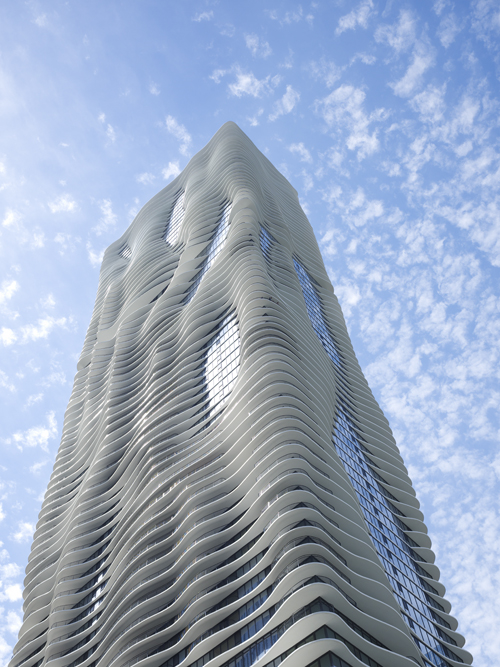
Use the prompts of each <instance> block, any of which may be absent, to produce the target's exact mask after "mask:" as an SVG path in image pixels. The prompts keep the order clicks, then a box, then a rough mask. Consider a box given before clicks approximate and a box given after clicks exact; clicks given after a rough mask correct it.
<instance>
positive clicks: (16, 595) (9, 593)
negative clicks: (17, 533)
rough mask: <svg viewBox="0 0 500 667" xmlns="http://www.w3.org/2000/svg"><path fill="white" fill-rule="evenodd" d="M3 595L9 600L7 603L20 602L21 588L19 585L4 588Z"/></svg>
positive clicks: (21, 596)
mask: <svg viewBox="0 0 500 667" xmlns="http://www.w3.org/2000/svg"><path fill="white" fill-rule="evenodd" d="M16 541H19V540H16ZM4 595H5V597H6V598H7V600H9V602H16V601H17V600H22V598H23V589H22V588H21V585H20V584H10V585H9V586H6V587H5V589H4Z"/></svg>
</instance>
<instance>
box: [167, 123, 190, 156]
mask: <svg viewBox="0 0 500 667" xmlns="http://www.w3.org/2000/svg"><path fill="white" fill-rule="evenodd" d="M165 126H166V128H167V131H168V132H170V134H172V135H173V136H174V137H175V138H176V139H177V141H178V142H179V143H180V147H179V152H180V153H181V155H189V149H190V146H191V141H192V139H191V135H190V134H189V132H188V131H187V129H186V128H185V127H184V125H182V124H181V123H179V122H177V120H176V119H175V118H174V117H173V116H167V117H166V119H165Z"/></svg>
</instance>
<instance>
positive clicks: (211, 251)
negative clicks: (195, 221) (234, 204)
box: [184, 203, 231, 303]
mask: <svg viewBox="0 0 500 667" xmlns="http://www.w3.org/2000/svg"><path fill="white" fill-rule="evenodd" d="M230 213H231V204H229V203H228V204H226V205H225V206H224V210H223V212H222V215H221V218H220V220H219V222H218V223H217V227H216V230H215V234H214V236H213V238H212V241H211V242H210V245H209V246H208V251H207V256H206V257H205V259H204V260H203V264H202V265H201V268H200V270H199V271H198V273H197V275H196V277H195V279H194V280H193V282H192V283H191V285H190V286H189V290H188V293H187V295H186V298H185V299H184V303H189V302H190V301H191V299H192V298H193V297H194V295H195V294H196V291H197V290H198V287H199V284H200V283H201V281H202V280H203V276H204V275H205V273H206V272H207V271H208V270H209V269H210V267H211V266H212V264H213V263H214V262H215V259H216V258H217V255H218V254H219V253H220V251H221V250H222V248H223V247H224V243H225V241H226V237H227V233H228V231H229V215H230Z"/></svg>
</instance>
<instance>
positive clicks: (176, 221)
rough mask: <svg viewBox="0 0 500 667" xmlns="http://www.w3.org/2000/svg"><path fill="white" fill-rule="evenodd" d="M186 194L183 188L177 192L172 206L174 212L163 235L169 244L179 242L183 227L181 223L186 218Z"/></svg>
mask: <svg viewBox="0 0 500 667" xmlns="http://www.w3.org/2000/svg"><path fill="white" fill-rule="evenodd" d="M184 194H185V193H184V191H183V190H181V192H179V193H178V194H177V198H176V200H175V204H174V206H173V208H172V213H171V214H170V219H169V221H168V226H167V229H166V232H165V234H164V235H163V238H164V240H165V241H166V242H167V243H168V244H169V245H175V243H177V238H178V236H179V231H180V229H181V223H182V220H183V219H184Z"/></svg>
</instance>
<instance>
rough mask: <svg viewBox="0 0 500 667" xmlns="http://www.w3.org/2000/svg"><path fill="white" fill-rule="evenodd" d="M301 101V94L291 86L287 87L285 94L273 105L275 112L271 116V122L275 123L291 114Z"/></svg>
mask: <svg viewBox="0 0 500 667" xmlns="http://www.w3.org/2000/svg"><path fill="white" fill-rule="evenodd" d="M299 100H300V93H299V92H298V91H297V90H295V89H294V88H293V87H292V86H291V85H288V86H287V87H286V91H285V94H284V95H283V97H282V98H281V99H279V100H278V101H277V102H275V103H274V105H273V111H272V113H271V114H269V120H270V121H274V120H276V119H277V118H279V117H280V116H284V115H285V114H288V113H290V112H291V111H293V109H294V108H295V107H296V105H297V104H298V102H299Z"/></svg>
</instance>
